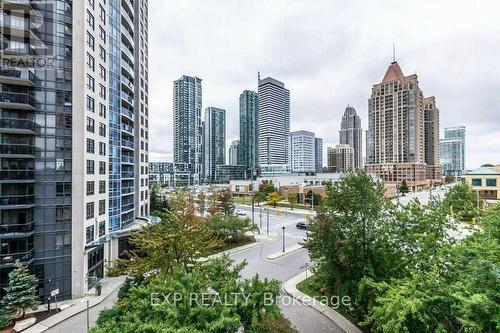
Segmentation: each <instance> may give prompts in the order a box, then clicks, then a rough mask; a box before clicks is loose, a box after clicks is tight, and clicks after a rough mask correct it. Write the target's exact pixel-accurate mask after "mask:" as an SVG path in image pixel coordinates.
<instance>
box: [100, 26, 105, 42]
mask: <svg viewBox="0 0 500 333" xmlns="http://www.w3.org/2000/svg"><path fill="white" fill-rule="evenodd" d="M99 37H100V38H101V40H102V41H103V43H104V44H106V30H104V28H103V27H101V26H99Z"/></svg>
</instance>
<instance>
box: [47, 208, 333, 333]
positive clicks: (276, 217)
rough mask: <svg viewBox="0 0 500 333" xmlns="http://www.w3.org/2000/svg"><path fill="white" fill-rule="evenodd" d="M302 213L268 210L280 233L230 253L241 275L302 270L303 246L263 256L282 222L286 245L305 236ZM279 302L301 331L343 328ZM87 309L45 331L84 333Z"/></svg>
mask: <svg viewBox="0 0 500 333" xmlns="http://www.w3.org/2000/svg"><path fill="white" fill-rule="evenodd" d="M237 208H238V209H239V210H242V211H246V212H247V215H248V216H251V208H250V207H247V206H237ZM304 220H305V217H304V214H303V213H295V212H287V213H286V214H285V213H284V212H283V211H282V212H281V213H276V212H274V211H270V214H269V231H270V232H278V233H279V236H280V237H278V238H277V239H276V240H275V241H273V242H270V243H266V244H263V245H261V246H258V247H253V248H251V249H248V250H246V251H242V252H239V253H236V254H233V255H231V257H232V258H233V259H234V260H235V261H236V262H241V261H243V260H246V261H247V263H248V265H247V267H246V268H245V269H244V271H243V272H242V275H243V277H244V278H251V277H253V276H254V275H255V274H259V276H260V277H262V278H270V279H277V280H279V281H281V282H284V281H286V280H288V279H290V278H292V277H293V276H295V275H297V274H299V273H300V272H302V271H303V270H304V265H305V263H306V262H307V263H309V255H308V253H307V251H306V250H299V251H297V252H293V253H290V254H288V255H286V256H284V257H281V258H278V259H275V260H272V261H270V260H267V259H266V256H268V255H269V254H272V253H276V252H279V251H281V250H282V244H283V243H282V241H283V240H282V226H285V247H291V246H294V245H296V244H297V242H298V241H301V240H303V239H304V238H305V237H306V232H305V231H304V230H298V229H297V228H296V227H295V224H296V223H297V222H298V221H304ZM262 221H263V229H262V232H263V233H264V234H265V233H266V231H267V230H266V214H265V211H264V210H263V216H262ZM255 222H256V224H259V223H260V219H259V209H256V214H255ZM117 293H118V292H117V291H115V292H114V293H113V294H111V295H110V296H109V297H108V298H107V299H106V300H105V301H104V302H102V303H101V304H99V305H98V306H96V307H94V308H92V309H90V312H89V315H90V317H89V318H90V325H91V327H92V326H93V325H94V324H95V320H96V319H97V317H98V315H99V312H100V311H101V310H103V309H106V308H111V307H112V306H113V304H114V302H116V300H117ZM280 300H281V303H280V306H281V308H282V309H283V312H284V314H285V316H286V317H287V318H288V319H290V321H291V322H292V324H293V325H294V326H295V327H296V328H297V329H298V330H299V331H300V332H304V333H309V332H311V333H332V332H334V333H340V332H343V330H342V329H340V328H339V327H338V326H336V325H335V324H334V323H332V322H331V321H330V320H329V319H328V318H326V317H325V316H323V315H322V314H321V313H319V312H318V311H316V310H314V309H313V308H311V307H309V306H307V305H303V304H301V303H298V302H293V301H292V300H291V298H288V297H283V298H281V299H280ZM86 318H87V317H86V313H85V312H82V313H80V314H78V315H76V316H74V317H72V318H70V319H68V320H65V321H64V322H61V323H60V324H58V325H57V326H54V327H53V328H51V329H50V330H48V331H47V332H51V333H67V332H75V333H84V332H86V320H87V319H86Z"/></svg>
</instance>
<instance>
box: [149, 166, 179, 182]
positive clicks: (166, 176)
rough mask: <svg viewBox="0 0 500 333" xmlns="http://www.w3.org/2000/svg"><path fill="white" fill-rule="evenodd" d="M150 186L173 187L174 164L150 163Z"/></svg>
mask: <svg viewBox="0 0 500 333" xmlns="http://www.w3.org/2000/svg"><path fill="white" fill-rule="evenodd" d="M148 166H149V168H148V172H149V184H150V185H155V184H158V185H162V186H166V187H172V186H173V184H174V164H173V163H172V162H159V161H158V162H149V163H148Z"/></svg>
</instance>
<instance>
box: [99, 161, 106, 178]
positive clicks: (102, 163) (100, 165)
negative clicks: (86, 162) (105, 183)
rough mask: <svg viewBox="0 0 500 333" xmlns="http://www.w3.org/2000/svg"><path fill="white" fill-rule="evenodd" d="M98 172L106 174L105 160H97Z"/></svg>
mask: <svg viewBox="0 0 500 333" xmlns="http://www.w3.org/2000/svg"><path fill="white" fill-rule="evenodd" d="M99 174H100V175H105V174H106V162H103V161H99Z"/></svg>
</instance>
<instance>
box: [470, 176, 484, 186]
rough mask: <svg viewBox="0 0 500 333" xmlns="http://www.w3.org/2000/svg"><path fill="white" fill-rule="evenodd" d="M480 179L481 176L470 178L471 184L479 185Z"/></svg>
mask: <svg viewBox="0 0 500 333" xmlns="http://www.w3.org/2000/svg"><path fill="white" fill-rule="evenodd" d="M481 185H482V179H481V178H472V186H481Z"/></svg>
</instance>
